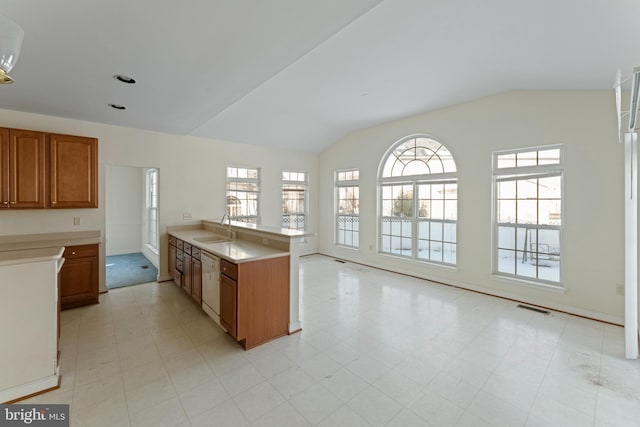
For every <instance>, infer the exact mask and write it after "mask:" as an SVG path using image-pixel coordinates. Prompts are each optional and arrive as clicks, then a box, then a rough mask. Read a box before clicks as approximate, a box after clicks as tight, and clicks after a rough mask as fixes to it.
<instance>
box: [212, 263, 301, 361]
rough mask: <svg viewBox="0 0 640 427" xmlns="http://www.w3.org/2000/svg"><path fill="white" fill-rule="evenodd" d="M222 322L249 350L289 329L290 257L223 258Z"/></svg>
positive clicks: (281, 334)
mask: <svg viewBox="0 0 640 427" xmlns="http://www.w3.org/2000/svg"><path fill="white" fill-rule="evenodd" d="M220 272H221V274H220V323H221V324H222V326H223V327H224V328H225V329H227V331H228V332H229V334H230V335H231V336H233V337H234V338H235V339H236V340H237V341H239V342H241V343H242V345H243V346H244V348H245V350H246V349H250V348H253V347H255V346H257V345H260V344H263V343H265V342H267V341H270V340H272V339H274V338H277V337H280V336H283V335H286V334H288V332H289V257H288V256H284V257H278V258H269V259H265V260H259V261H251V262H243V263H240V264H234V263H231V262H229V261H227V260H225V259H222V260H221V261H220Z"/></svg>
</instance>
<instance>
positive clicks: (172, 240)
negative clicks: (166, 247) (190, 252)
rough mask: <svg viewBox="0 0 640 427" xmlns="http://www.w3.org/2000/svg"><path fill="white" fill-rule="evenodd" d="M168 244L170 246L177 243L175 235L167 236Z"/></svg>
mask: <svg viewBox="0 0 640 427" xmlns="http://www.w3.org/2000/svg"><path fill="white" fill-rule="evenodd" d="M169 244H170V245H171V246H176V245H177V244H178V239H176V238H175V236H169Z"/></svg>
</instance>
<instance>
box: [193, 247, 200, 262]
mask: <svg viewBox="0 0 640 427" xmlns="http://www.w3.org/2000/svg"><path fill="white" fill-rule="evenodd" d="M191 256H192V257H193V258H195V259H197V260H198V261H199V260H200V248H196V247H195V246H192V247H191Z"/></svg>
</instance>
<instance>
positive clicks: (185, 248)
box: [182, 242, 191, 255]
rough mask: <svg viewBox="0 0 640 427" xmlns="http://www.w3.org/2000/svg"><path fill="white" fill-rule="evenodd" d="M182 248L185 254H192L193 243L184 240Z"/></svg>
mask: <svg viewBox="0 0 640 427" xmlns="http://www.w3.org/2000/svg"><path fill="white" fill-rule="evenodd" d="M182 250H183V251H184V253H185V254H187V255H191V245H190V244H189V243H187V242H184V243H183V244H182Z"/></svg>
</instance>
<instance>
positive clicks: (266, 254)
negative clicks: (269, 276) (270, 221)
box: [169, 229, 289, 264]
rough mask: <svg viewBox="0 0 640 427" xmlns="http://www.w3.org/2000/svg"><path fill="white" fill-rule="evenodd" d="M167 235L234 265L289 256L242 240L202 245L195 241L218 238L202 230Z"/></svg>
mask: <svg viewBox="0 0 640 427" xmlns="http://www.w3.org/2000/svg"><path fill="white" fill-rule="evenodd" d="M169 234H171V235H172V236H175V237H176V238H178V239H180V240H183V241H185V242H187V243H189V244H190V245H191V246H195V247H197V248H200V249H201V250H203V251H206V252H209V253H211V254H213V255H216V256H219V257H222V258H225V259H227V260H229V261H231V262H233V263H236V264H238V263H242V262H248V261H258V260H263V259H269V258H278V257H282V256H287V255H289V252H286V251H283V250H280V249H276V248H272V247H269V246H264V245H259V244H257V243H253V242H248V241H244V240H229V241H225V242H216V243H203V242H200V241H198V240H196V239H200V240H202V239H203V238H209V237H216V236H218V235H217V234H216V233H214V232H211V231H208V230H203V229H198V230H175V231H170V232H169ZM221 238H222V237H221Z"/></svg>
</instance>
